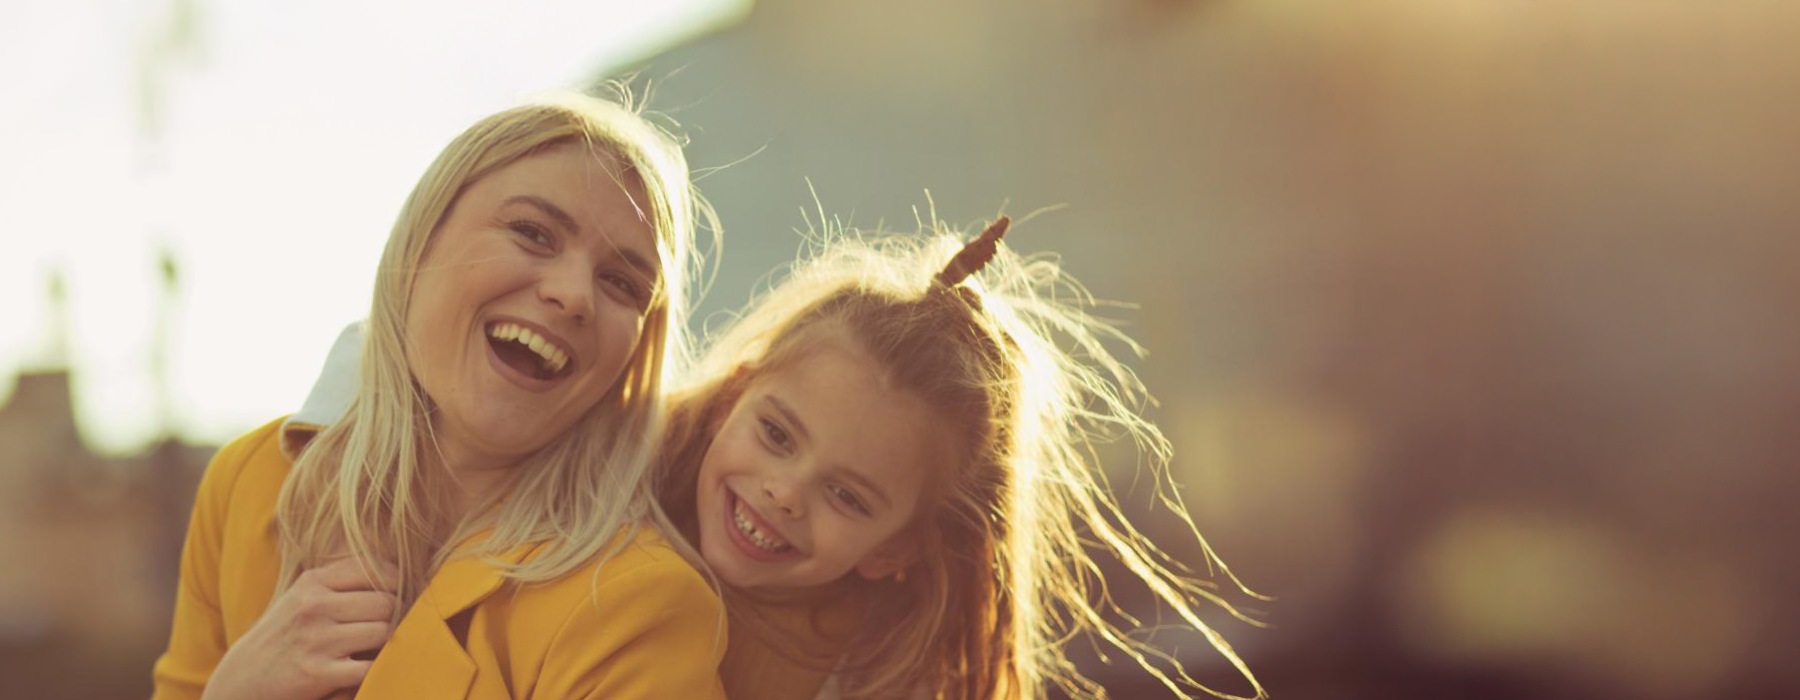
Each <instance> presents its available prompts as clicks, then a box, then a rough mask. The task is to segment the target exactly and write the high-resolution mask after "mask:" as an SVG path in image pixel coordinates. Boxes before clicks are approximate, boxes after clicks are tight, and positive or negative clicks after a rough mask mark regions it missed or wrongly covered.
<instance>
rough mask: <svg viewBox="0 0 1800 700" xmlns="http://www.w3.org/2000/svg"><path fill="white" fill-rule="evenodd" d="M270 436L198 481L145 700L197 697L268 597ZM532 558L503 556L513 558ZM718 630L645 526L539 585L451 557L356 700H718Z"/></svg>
mask: <svg viewBox="0 0 1800 700" xmlns="http://www.w3.org/2000/svg"><path fill="white" fill-rule="evenodd" d="M280 428H281V421H275V422H272V423H270V424H268V425H265V426H263V427H261V428H259V429H257V430H255V431H253V432H251V433H249V434H247V435H245V436H243V437H240V438H238V439H236V440H234V441H232V442H231V443H230V444H228V445H226V446H225V447H224V448H223V449H221V450H220V451H219V454H218V455H217V456H215V457H214V458H213V460H212V463H211V464H210V465H208V467H207V469H206V475H205V477H203V478H202V480H201V482H200V492H199V495H198V496H197V497H196V498H195V502H194V513H193V519H192V521H191V522H190V523H189V525H188V534H187V544H186V546H185V547H184V548H183V551H182V557H181V584H180V586H179V588H178V592H177V595H176V601H175V621H174V630H173V632H172V633H171V634H170V637H169V648H168V650H167V651H165V652H164V653H163V655H162V657H161V658H160V659H158V660H157V662H156V667H155V671H154V677H155V694H154V696H153V697H154V698H156V699H158V700H163V699H175V698H198V697H200V693H201V690H202V689H203V688H204V687H205V685H206V680H207V678H208V677H209V676H210V675H211V674H212V671H213V668H214V667H216V666H217V665H218V663H219V659H220V658H221V657H222V656H224V654H225V650H226V649H227V648H229V647H230V645H231V644H232V643H233V642H235V641H237V640H238V639H239V638H240V637H242V636H243V635H244V633H245V632H246V631H248V630H249V629H250V626H251V625H252V624H254V623H255V622H256V619H257V617H259V616H260V615H262V612H263V610H264V608H266V607H267V606H268V604H269V601H270V599H271V597H272V595H273V593H274V590H275V579H276V575H277V570H278V568H279V565H280V555H279V553H278V550H277V543H276V534H275V499H276V496H277V494H279V493H280V491H281V484H282V480H283V479H285V478H286V476H287V473H288V469H289V466H290V464H291V463H290V461H289V459H288V458H287V457H286V456H285V455H284V454H283V452H282V450H281V448H280V443H281V440H280V433H281V430H280ZM538 548H539V546H524V547H520V548H518V549H516V550H514V551H512V552H509V553H507V555H506V556H505V557H503V558H504V559H506V560H508V561H513V562H519V561H525V560H526V559H529V558H530V557H531V556H532V555H533V554H534V553H535V552H536V551H537V550H538ZM596 570H597V576H596ZM724 619H725V618H724V607H723V605H722V604H721V603H720V600H719V596H718V595H717V594H716V593H715V592H714V591H713V589H712V588H711V586H709V585H708V584H707V581H706V579H705V578H704V577H703V576H702V575H701V574H700V572H698V571H696V570H695V569H694V568H693V567H692V566H690V565H689V564H688V563H687V562H686V561H685V560H683V559H682V558H681V556H680V555H679V554H677V553H676V552H675V550H673V549H672V548H670V546H669V544H668V542H667V541H666V540H664V539H663V537H662V535H661V534H660V533H658V532H657V531H655V530H654V529H653V528H649V527H644V528H640V529H639V531H638V534H637V535H636V537H635V538H634V539H633V540H632V542H631V543H630V544H628V545H626V546H625V548H624V549H623V550H621V551H620V552H619V553H617V554H615V555H613V557H612V558H611V559H609V560H607V561H606V562H605V563H604V564H596V565H595V566H594V567H588V568H584V569H579V570H577V571H575V572H573V573H571V574H569V575H568V576H564V577H563V578H561V579H557V580H555V581H551V582H547V583H540V584H530V585H519V584H516V583H512V582H508V581H505V580H504V579H503V578H502V576H501V574H500V571H499V570H497V569H496V568H494V566H493V565H491V564H489V563H487V562H486V561H483V560H480V559H476V558H456V559H452V560H451V561H449V562H448V563H446V564H445V565H444V566H443V568H442V569H441V570H439V571H438V572H437V574H436V575H435V576H433V577H432V579H431V581H430V583H429V584H428V585H427V586H426V588H425V590H424V591H423V592H422V593H421V594H420V595H419V599H418V602H416V603H415V604H414V605H413V606H412V608H411V609H410V610H408V611H407V613H406V615H405V617H403V618H402V619H401V621H400V624H399V625H398V626H397V627H396V628H395V629H394V633H393V636H392V637H390V638H389V640H388V642H387V644H386V646H384V647H382V649H381V652H380V654H379V655H378V656H376V658H375V663H374V664H373V665H372V666H371V667H370V669H369V674H368V676H367V677H366V678H364V679H363V684H362V686H361V687H360V688H359V689H357V690H356V691H355V697H357V698H365V699H384V698H434V699H435V698H507V699H514V700H524V699H526V698H543V699H545V700H548V699H552V698H596V699H598V698H605V699H608V700H629V699H632V698H698V699H701V700H705V699H708V698H714V699H717V698H724V697H725V695H724V691H723V689H722V687H721V686H720V683H719V679H718V667H719V661H720V659H721V658H722V656H723V655H724V652H725V640H726V637H725V633H726V630H725V623H724ZM349 696H350V693H348V692H346V693H341V694H340V697H349Z"/></svg>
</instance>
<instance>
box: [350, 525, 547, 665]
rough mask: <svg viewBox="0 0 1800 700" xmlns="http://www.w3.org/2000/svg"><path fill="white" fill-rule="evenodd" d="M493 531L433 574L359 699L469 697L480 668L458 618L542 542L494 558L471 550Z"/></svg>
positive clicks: (477, 538) (478, 537) (462, 547)
mask: <svg viewBox="0 0 1800 700" xmlns="http://www.w3.org/2000/svg"><path fill="white" fill-rule="evenodd" d="M491 535H492V531H491V530H489V531H484V532H482V533H479V534H477V535H475V536H474V537H471V538H469V540H468V541H466V542H464V543H463V544H462V545H460V546H458V547H457V553H456V554H455V555H453V556H452V557H451V559H450V561H448V562H446V563H445V564H444V565H443V566H442V567H441V568H439V569H438V572H437V574H436V575H434V576H432V577H431V582H430V583H429V584H427V585H426V586H425V590H424V592H422V593H420V594H419V600H418V602H416V603H414V604H413V607H412V609H411V610H409V611H407V613H406V617H404V618H402V619H401V620H400V624H399V626H397V627H395V628H394V634H393V636H391V637H389V638H388V642H387V645H386V646H383V647H382V649H381V653H380V654H379V655H377V656H376V657H375V663H374V665H372V666H370V667H369V675H368V676H366V677H364V678H363V684H362V687H361V688H360V689H359V690H358V691H357V694H356V696H357V697H358V698H373V699H381V698H412V697H419V698H463V697H467V695H468V692H469V689H470V687H471V686H472V684H473V683H474V681H475V672H476V666H475V661H474V660H473V659H471V658H469V650H468V648H467V647H466V646H465V640H463V639H461V638H459V637H458V634H457V631H456V629H455V626H454V624H453V620H454V618H456V617H457V616H458V615H461V614H463V613H464V612H466V611H468V610H469V609H471V608H473V607H475V606H476V605H478V604H480V603H481V602H482V601H484V600H486V599H487V598H488V597H489V596H492V595H493V594H494V593H495V592H496V591H498V590H500V587H501V584H503V583H505V576H504V575H502V573H501V570H502V567H503V566H505V565H508V564H519V563H523V562H524V561H526V560H527V559H530V558H531V556H532V555H533V554H534V553H535V552H536V551H537V550H538V549H539V548H540V547H542V546H543V545H541V544H524V545H520V546H518V547H514V548H513V549H511V550H508V551H507V552H505V553H502V554H500V555H499V556H494V557H479V556H472V555H470V554H469V553H470V552H471V551H472V550H473V549H475V548H476V547H478V546H479V545H480V543H481V542H483V541H486V539H487V538H488V537H489V536H491ZM467 629H468V628H467V627H466V626H464V627H463V630H464V632H465V633H466V631H467Z"/></svg>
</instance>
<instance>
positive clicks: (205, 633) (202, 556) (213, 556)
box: [151, 421, 280, 700]
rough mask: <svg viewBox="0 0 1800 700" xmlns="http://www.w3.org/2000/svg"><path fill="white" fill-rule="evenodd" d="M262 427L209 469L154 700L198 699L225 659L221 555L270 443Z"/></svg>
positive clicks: (191, 523)
mask: <svg viewBox="0 0 1800 700" xmlns="http://www.w3.org/2000/svg"><path fill="white" fill-rule="evenodd" d="M279 424H280V422H279V421H277V422H276V423H272V424H270V425H268V426H264V427H262V428H260V429H258V430H256V431H254V432H251V433H249V434H247V435H244V436H242V437H239V438H238V439H236V440H233V441H231V442H230V443H229V444H227V445H225V446H224V447H223V448H220V450H219V452H218V454H216V455H214V456H213V458H212V461H211V462H209V463H208V464H207V465H206V474H205V475H203V476H202V477H201V478H200V490H199V493H198V494H197V495H195V496H194V512H193V515H192V516H191V517H190V518H189V520H188V531H187V541H186V543H185V544H183V545H182V548H181V581H180V583H179V584H178V585H177V586H176V589H175V618H174V625H173V629H171V630H170V632H169V647H168V649H167V650H166V651H164V652H163V654H162V656H161V657H160V658H158V659H157V660H156V666H155V667H154V668H153V669H152V671H151V676H152V679H153V683H154V686H153V690H152V695H151V698H152V699H153V700H178V699H181V698H198V697H200V693H201V691H203V690H205V688H206V680H207V679H208V678H210V677H211V676H212V672H213V668H215V667H217V666H218V665H219V659H220V658H221V657H223V656H224V655H225V648H226V644H225V623H224V618H223V617H222V616H221V614H220V612H219V555H220V553H221V552H222V551H223V550H224V543H225V533H224V531H223V529H224V524H225V516H226V513H227V511H228V510H229V507H230V502H231V493H232V490H233V489H235V488H236V486H237V481H238V476H239V475H241V474H242V473H243V471H244V464H245V463H246V462H248V461H249V459H250V455H251V454H253V453H255V452H256V449H257V447H259V446H260V445H262V443H263V442H265V441H267V440H269V439H270V438H271V437H272V436H273V435H274V431H273V430H272V427H273V426H275V425H279Z"/></svg>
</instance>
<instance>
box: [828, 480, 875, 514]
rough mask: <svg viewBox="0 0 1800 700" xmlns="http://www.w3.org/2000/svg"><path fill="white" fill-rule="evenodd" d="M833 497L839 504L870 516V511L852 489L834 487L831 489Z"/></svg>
mask: <svg viewBox="0 0 1800 700" xmlns="http://www.w3.org/2000/svg"><path fill="white" fill-rule="evenodd" d="M831 495H832V496H833V497H835V498H837V499H838V501H839V502H841V503H843V504H844V505H846V506H849V507H850V508H851V509H852V510H855V511H856V512H858V513H862V514H863V515H868V514H869V509H868V507H867V506H864V505H863V502H862V499H860V498H857V497H856V493H855V492H853V491H851V490H850V489H847V488H844V487H842V486H833V487H831Z"/></svg>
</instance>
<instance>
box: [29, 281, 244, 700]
mask: <svg viewBox="0 0 1800 700" xmlns="http://www.w3.org/2000/svg"><path fill="white" fill-rule="evenodd" d="M59 296H60V295H56V294H53V295H52V298H53V299H55V298H57V297H59ZM50 316H51V318H52V319H53V322H52V325H53V327H52V329H50V332H49V333H47V334H46V335H47V337H48V338H49V340H50V342H49V347H50V348H52V349H51V350H50V352H49V353H48V354H49V355H50V356H49V357H46V358H44V361H43V362H42V363H41V366H40V367H39V368H38V369H36V370H34V371H28V372H25V373H22V374H21V375H19V377H18V378H17V382H16V384H15V385H14V387H13V390H12V392H11V396H10V398H8V399H7V401H6V403H5V404H4V405H0V562H5V563H6V564H5V566H3V567H0V675H4V676H5V677H6V678H8V679H9V681H8V683H9V691H8V692H9V696H10V694H11V693H13V692H17V693H18V695H17V696H18V697H130V696H137V695H142V694H145V693H147V692H148V688H149V675H148V673H149V663H150V661H151V659H153V658H154V655H155V654H156V653H157V652H158V651H160V645H161V644H162V642H163V641H165V640H166V637H167V633H168V625H169V618H170V615H171V613H172V612H173V604H174V600H175V597H174V596H175V588H174V584H175V580H176V574H177V567H178V565H179V560H180V548H181V538H182V536H183V531H184V529H185V528H186V524H187V514H188V508H189V504H190V503H191V502H192V498H193V494H194V490H195V488H196V487H197V486H198V484H199V476H200V474H201V472H202V470H203V467H204V465H205V463H206V459H207V458H208V457H209V456H210V455H211V453H212V451H213V448H212V447H200V446H192V445H185V444H182V443H180V442H179V441H176V440H172V439H170V440H164V441H162V442H160V443H158V444H157V445H155V446H154V447H153V448H152V449H151V450H149V451H148V452H147V453H145V454H142V455H137V456H131V457H123V458H114V457H106V456H102V455H98V454H95V453H94V452H92V451H90V450H89V449H88V447H87V446H86V445H85V444H84V443H83V442H82V440H81V435H80V432H79V431H78V430H77V428H76V423H75V415H74V411H73V407H72V402H71V398H70V383H71V381H74V378H72V377H71V375H70V373H69V372H68V371H67V370H66V369H64V367H66V366H67V364H66V362H64V361H62V359H61V358H59V357H58V355H59V354H60V353H62V352H66V348H67V343H66V342H64V341H63V340H62V339H61V338H60V337H59V334H60V330H59V329H60V328H61V327H62V324H61V312H60V309H56V310H53V311H52V313H51V314H50Z"/></svg>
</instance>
